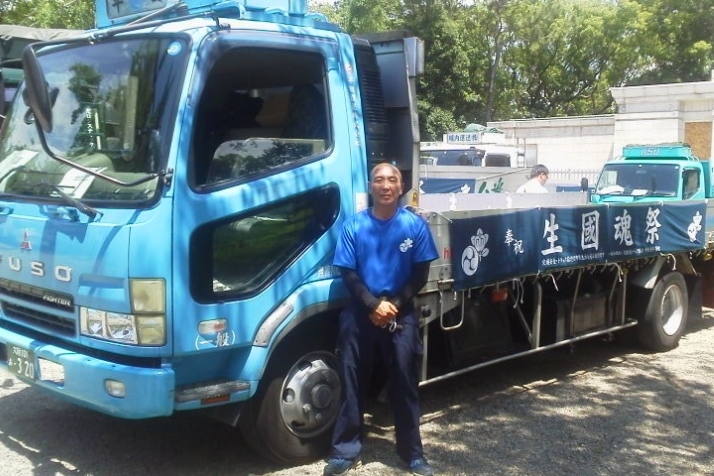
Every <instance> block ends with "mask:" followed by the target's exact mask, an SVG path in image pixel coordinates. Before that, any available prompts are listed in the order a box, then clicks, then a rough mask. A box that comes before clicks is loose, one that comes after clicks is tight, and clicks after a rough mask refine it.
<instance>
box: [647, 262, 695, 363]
mask: <svg viewBox="0 0 714 476" xmlns="http://www.w3.org/2000/svg"><path fill="white" fill-rule="evenodd" d="M688 302H689V298H688V294H687V284H686V282H685V281H684V276H682V275H681V274H680V273H677V272H672V273H669V274H666V275H665V276H664V277H662V279H660V280H659V281H658V282H657V284H656V285H655V287H654V289H652V293H651V294H650V299H649V303H648V304H647V310H646V311H645V314H644V316H642V317H641V318H640V323H639V324H638V325H637V334H638V336H639V340H640V343H641V344H642V345H643V346H644V347H645V348H647V349H649V350H654V351H657V352H661V351H666V350H670V349H674V348H675V347H677V345H678V344H679V339H680V338H681V337H682V333H683V332H684V328H685V326H686V324H687V313H688V309H687V306H688Z"/></svg>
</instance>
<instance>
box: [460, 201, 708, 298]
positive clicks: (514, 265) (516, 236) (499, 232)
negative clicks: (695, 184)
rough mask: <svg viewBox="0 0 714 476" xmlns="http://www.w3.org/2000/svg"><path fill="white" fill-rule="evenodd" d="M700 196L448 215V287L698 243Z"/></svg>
mask: <svg viewBox="0 0 714 476" xmlns="http://www.w3.org/2000/svg"><path fill="white" fill-rule="evenodd" d="M705 217H706V203H705V202H704V201H701V202H655V203H647V204H611V205H604V206H603V205H596V206H592V205H586V206H579V207H562V208H561V207H551V208H537V209H527V210H518V211H514V212H509V213H502V214H498V215H484V216H478V217H471V218H458V219H455V220H453V221H452V222H451V224H450V225H449V228H450V246H451V250H452V253H451V256H452V269H453V273H454V287H455V289H457V290H463V289H468V288H472V287H477V286H482V285H484V284H492V283H496V282H500V281H506V280H509V279H512V278H516V277H521V276H526V275H531V274H538V273H548V272H551V271H554V270H558V269H567V268H571V267H578V266H586V265H597V264H605V263H611V262H617V261H624V260H627V259H630V258H634V257H644V256H656V255H659V254H661V253H676V252H682V251H690V250H700V249H704V246H705V242H704V230H705V221H706V218H705Z"/></svg>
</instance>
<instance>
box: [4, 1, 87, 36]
mask: <svg viewBox="0 0 714 476" xmlns="http://www.w3.org/2000/svg"><path fill="white" fill-rule="evenodd" d="M0 23H7V24H10V25H22V26H32V27H36V28H67V29H71V30H88V29H90V28H92V27H93V26H94V0H67V1H63V0H17V1H15V0H1V1H0Z"/></svg>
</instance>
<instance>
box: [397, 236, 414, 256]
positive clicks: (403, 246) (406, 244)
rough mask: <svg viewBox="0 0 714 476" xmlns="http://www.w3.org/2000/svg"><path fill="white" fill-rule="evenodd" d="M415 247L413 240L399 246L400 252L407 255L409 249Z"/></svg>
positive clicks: (408, 239)
mask: <svg viewBox="0 0 714 476" xmlns="http://www.w3.org/2000/svg"><path fill="white" fill-rule="evenodd" d="M413 245H414V242H413V241H412V239H411V238H407V239H406V240H404V241H403V242H402V244H400V245H399V251H401V252H402V253H406V252H407V250H408V249H409V248H411V247H412V246H413Z"/></svg>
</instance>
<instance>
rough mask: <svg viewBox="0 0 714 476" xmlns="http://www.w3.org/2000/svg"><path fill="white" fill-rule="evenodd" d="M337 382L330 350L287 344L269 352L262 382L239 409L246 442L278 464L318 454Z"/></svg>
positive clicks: (328, 433)
mask: <svg viewBox="0 0 714 476" xmlns="http://www.w3.org/2000/svg"><path fill="white" fill-rule="evenodd" d="M290 355H292V358H291V357H290ZM341 388H342V387H341V384H340V379H339V376H338V374H337V359H336V357H335V355H334V354H332V353H331V352H327V351H310V352H295V349H291V352H285V353H281V355H276V356H273V358H272V359H271V365H270V366H269V368H268V371H267V372H266V375H265V376H264V377H263V384H261V386H260V387H259V389H258V392H257V394H256V395H255V396H254V397H253V398H251V399H250V400H249V401H248V402H246V404H245V406H244V408H243V411H242V412H241V417H240V423H239V424H240V428H241V432H242V433H243V436H244V438H245V440H246V442H247V443H248V444H249V445H250V446H251V447H252V448H253V449H255V450H256V451H257V452H258V453H260V454H262V455H263V456H265V457H267V458H268V459H270V460H272V461H274V462H277V463H281V464H285V463H291V464H295V463H305V462H309V461H314V460H316V459H319V458H320V457H322V456H324V455H325V454H326V453H327V451H328V450H329V447H330V441H331V437H332V427H333V424H334V422H335V419H336V417H337V410H338V408H339V404H340V397H341Z"/></svg>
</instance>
